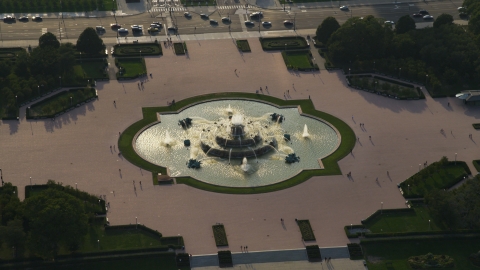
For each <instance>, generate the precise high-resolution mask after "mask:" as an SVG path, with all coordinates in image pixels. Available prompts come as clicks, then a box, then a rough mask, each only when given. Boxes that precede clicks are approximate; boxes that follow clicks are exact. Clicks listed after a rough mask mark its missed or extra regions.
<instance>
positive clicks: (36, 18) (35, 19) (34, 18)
mask: <svg viewBox="0 0 480 270" xmlns="http://www.w3.org/2000/svg"><path fill="white" fill-rule="evenodd" d="M42 20H43V18H42V17H40V16H33V17H32V21H34V22H40V21H42Z"/></svg>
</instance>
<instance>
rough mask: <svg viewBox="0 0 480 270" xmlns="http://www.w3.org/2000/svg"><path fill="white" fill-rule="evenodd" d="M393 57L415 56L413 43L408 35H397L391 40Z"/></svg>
mask: <svg viewBox="0 0 480 270" xmlns="http://www.w3.org/2000/svg"><path fill="white" fill-rule="evenodd" d="M393 46H394V55H395V56H396V57H398V58H408V57H413V56H415V54H416V47H415V41H414V40H413V39H412V37H411V36H410V35H408V34H397V35H395V37H394V38H393Z"/></svg>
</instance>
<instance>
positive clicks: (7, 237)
mask: <svg viewBox="0 0 480 270" xmlns="http://www.w3.org/2000/svg"><path fill="white" fill-rule="evenodd" d="M0 238H2V239H3V240H4V241H5V243H6V244H7V245H8V247H15V249H17V250H22V249H23V247H24V246H25V239H26V237H25V231H24V229H23V222H22V220H20V219H14V220H11V221H9V222H8V225H7V226H0Z"/></svg>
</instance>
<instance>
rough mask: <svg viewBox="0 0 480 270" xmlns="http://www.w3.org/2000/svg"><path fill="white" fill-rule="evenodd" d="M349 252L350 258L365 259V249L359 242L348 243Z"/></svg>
mask: <svg viewBox="0 0 480 270" xmlns="http://www.w3.org/2000/svg"><path fill="white" fill-rule="evenodd" d="M347 248H348V253H349V254H350V260H361V259H363V251H362V247H361V246H360V244H357V243H348V244H347Z"/></svg>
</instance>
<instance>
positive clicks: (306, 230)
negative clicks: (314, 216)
mask: <svg viewBox="0 0 480 270" xmlns="http://www.w3.org/2000/svg"><path fill="white" fill-rule="evenodd" d="M297 224H298V227H299V228H300V233H301V234H302V238H303V241H315V240H316V239H315V234H314V233H313V230H312V226H310V221H309V220H308V219H304V220H297Z"/></svg>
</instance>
